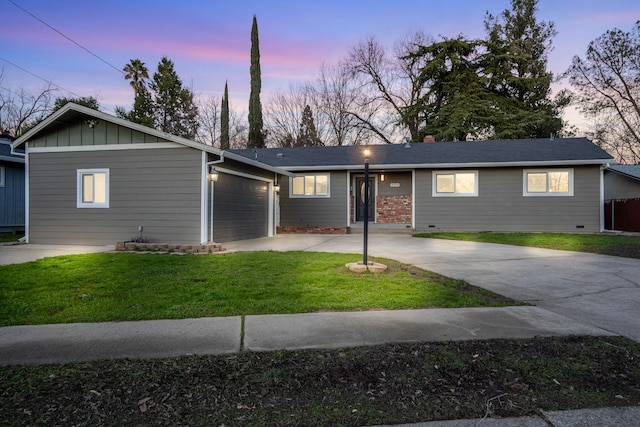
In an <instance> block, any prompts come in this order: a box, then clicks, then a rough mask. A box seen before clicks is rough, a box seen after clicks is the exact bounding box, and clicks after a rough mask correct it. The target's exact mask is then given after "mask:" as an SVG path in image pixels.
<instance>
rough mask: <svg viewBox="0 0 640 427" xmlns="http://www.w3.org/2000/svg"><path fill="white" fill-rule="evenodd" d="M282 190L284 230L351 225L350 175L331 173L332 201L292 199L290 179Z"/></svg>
mask: <svg viewBox="0 0 640 427" xmlns="http://www.w3.org/2000/svg"><path fill="white" fill-rule="evenodd" d="M280 184H281V190H280V225H281V226H309V227H321V226H336V227H346V225H347V192H348V188H347V173H346V172H331V173H330V194H331V197H318V198H311V197H299V198H290V197H289V184H290V180H289V179H288V178H283V180H282V182H281V183H280Z"/></svg>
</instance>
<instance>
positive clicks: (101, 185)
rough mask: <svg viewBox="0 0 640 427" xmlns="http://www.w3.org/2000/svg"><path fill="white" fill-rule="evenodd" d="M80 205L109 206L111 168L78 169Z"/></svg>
mask: <svg viewBox="0 0 640 427" xmlns="http://www.w3.org/2000/svg"><path fill="white" fill-rule="evenodd" d="M78 207H79V208H108V207H109V169H78Z"/></svg>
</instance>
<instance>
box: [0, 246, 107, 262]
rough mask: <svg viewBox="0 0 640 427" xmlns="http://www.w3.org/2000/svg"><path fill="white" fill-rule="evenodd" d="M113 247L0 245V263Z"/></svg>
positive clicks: (82, 252)
mask: <svg viewBox="0 0 640 427" xmlns="http://www.w3.org/2000/svg"><path fill="white" fill-rule="evenodd" d="M115 248H116V247H115V245H108V246H82V245H32V244H28V245H26V244H25V245H0V265H7V264H21V263H23V262H30V261H36V260H39V259H41V258H46V257H50V256H60V255H74V254H88V253H94V252H107V251H113V250H115Z"/></svg>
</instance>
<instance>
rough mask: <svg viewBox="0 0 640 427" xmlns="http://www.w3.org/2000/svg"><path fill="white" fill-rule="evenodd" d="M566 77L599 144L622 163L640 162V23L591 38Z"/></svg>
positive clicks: (573, 62) (574, 98) (574, 59)
mask: <svg viewBox="0 0 640 427" xmlns="http://www.w3.org/2000/svg"><path fill="white" fill-rule="evenodd" d="M565 75H566V76H568V77H569V82H570V83H571V86H572V88H573V94H572V96H573V101H574V102H575V103H576V105H577V106H578V107H579V109H580V111H581V112H583V113H584V114H585V115H587V116H588V117H590V118H592V119H593V120H594V125H595V126H594V131H593V133H592V136H593V137H595V138H596V142H598V144H600V145H601V146H602V147H603V148H605V149H607V150H609V151H610V152H611V154H613V155H614V156H615V157H616V159H617V160H618V161H619V162H621V163H631V164H638V163H640V21H638V22H636V24H635V26H634V27H633V28H632V30H631V31H622V30H619V29H617V28H614V29H613V30H609V31H607V32H605V33H604V34H603V35H601V36H600V37H598V38H596V39H595V40H593V41H592V42H591V43H589V46H588V48H587V52H586V56H585V59H582V58H580V57H579V56H575V57H574V58H573V61H572V63H571V66H570V67H569V69H568V70H567V71H566V73H565Z"/></svg>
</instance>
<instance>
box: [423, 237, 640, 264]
mask: <svg viewBox="0 0 640 427" xmlns="http://www.w3.org/2000/svg"><path fill="white" fill-rule="evenodd" d="M415 237H425V238H433V239H449V240H466V241H474V242H483V243H500V244H504V245H516V246H534V247H538V248H546V249H559V250H565V251H577V252H591V253H596V254H603V255H613V256H621V257H627V258H640V237H635V236H623V235H614V234H563V233H493V232H483V233H422V234H416V235H415Z"/></svg>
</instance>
